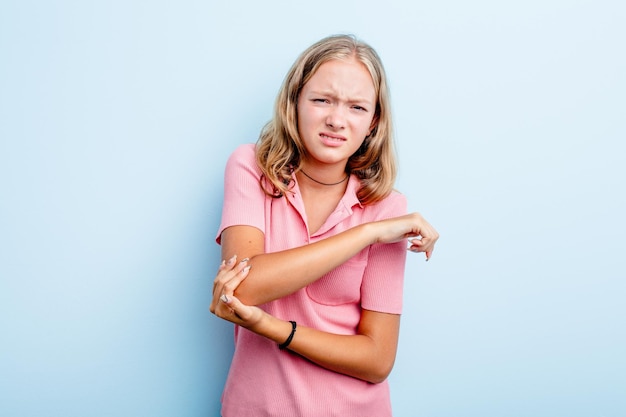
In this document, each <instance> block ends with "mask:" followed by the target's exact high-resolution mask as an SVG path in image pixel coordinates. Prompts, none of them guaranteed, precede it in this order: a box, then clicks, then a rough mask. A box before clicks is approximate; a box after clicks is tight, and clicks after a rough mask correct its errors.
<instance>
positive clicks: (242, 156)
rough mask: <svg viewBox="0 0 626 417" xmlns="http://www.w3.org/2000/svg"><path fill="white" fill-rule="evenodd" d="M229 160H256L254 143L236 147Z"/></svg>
mask: <svg viewBox="0 0 626 417" xmlns="http://www.w3.org/2000/svg"><path fill="white" fill-rule="evenodd" d="M229 159H230V160H237V161H254V160H255V159H256V145H255V144H254V143H246V144H243V145H239V146H237V147H236V148H235V150H234V151H233V152H232V153H231V154H230V158H229Z"/></svg>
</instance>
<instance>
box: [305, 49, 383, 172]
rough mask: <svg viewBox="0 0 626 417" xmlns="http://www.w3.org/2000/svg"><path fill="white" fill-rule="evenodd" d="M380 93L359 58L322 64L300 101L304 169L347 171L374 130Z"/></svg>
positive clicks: (307, 85) (306, 85) (308, 83)
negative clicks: (377, 98) (353, 155)
mask: <svg viewBox="0 0 626 417" xmlns="http://www.w3.org/2000/svg"><path fill="white" fill-rule="evenodd" d="M375 110H376V91H375V88H374V82H373V81H372V77H371V76H370V73H369V71H368V70H367V68H366V67H365V66H364V65H363V64H362V63H360V62H359V61H357V60H356V59H350V60H331V61H328V62H325V63H324V64H322V65H321V66H320V67H319V68H318V70H317V72H315V74H313V76H312V77H311V78H310V79H309V81H308V82H307V83H306V84H305V85H304V87H303V88H302V91H301V92H300V97H299V98H298V132H299V134H300V137H301V138H302V141H303V142H304V146H305V148H306V150H307V155H304V156H303V160H302V162H303V166H304V167H309V168H323V167H324V168H327V167H329V166H334V167H341V170H342V171H343V170H344V169H345V166H346V163H347V161H348V158H350V156H351V155H352V154H353V153H355V152H356V151H357V150H358V149H359V147H360V146H361V144H362V143H363V141H364V140H365V137H366V136H368V135H369V134H370V132H371V130H372V129H373V128H374V124H373V120H374V113H375Z"/></svg>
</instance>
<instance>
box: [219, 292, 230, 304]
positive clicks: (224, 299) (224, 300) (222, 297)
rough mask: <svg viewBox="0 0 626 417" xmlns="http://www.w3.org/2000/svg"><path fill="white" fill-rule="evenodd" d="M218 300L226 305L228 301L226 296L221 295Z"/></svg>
mask: <svg viewBox="0 0 626 417" xmlns="http://www.w3.org/2000/svg"><path fill="white" fill-rule="evenodd" d="M220 300H222V301H223V302H225V303H227V302H229V301H230V300H229V299H228V296H227V295H226V294H222V296H221V297H220Z"/></svg>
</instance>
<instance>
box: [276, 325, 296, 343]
mask: <svg viewBox="0 0 626 417" xmlns="http://www.w3.org/2000/svg"><path fill="white" fill-rule="evenodd" d="M289 323H291V333H290V334H289V337H288V338H287V340H285V342H284V343H282V344H280V345H278V349H280V350H283V349H285V348H286V347H287V346H289V343H291V340H292V339H293V335H294V334H296V322H295V321H291V320H289Z"/></svg>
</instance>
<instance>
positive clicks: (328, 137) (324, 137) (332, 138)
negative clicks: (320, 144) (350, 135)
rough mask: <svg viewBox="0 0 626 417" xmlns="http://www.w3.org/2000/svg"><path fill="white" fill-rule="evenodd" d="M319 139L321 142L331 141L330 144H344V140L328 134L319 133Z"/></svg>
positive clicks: (341, 137)
mask: <svg viewBox="0 0 626 417" xmlns="http://www.w3.org/2000/svg"><path fill="white" fill-rule="evenodd" d="M320 138H322V140H326V141H331V142H345V141H346V138H345V137H343V136H339V135H332V134H330V133H320Z"/></svg>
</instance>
